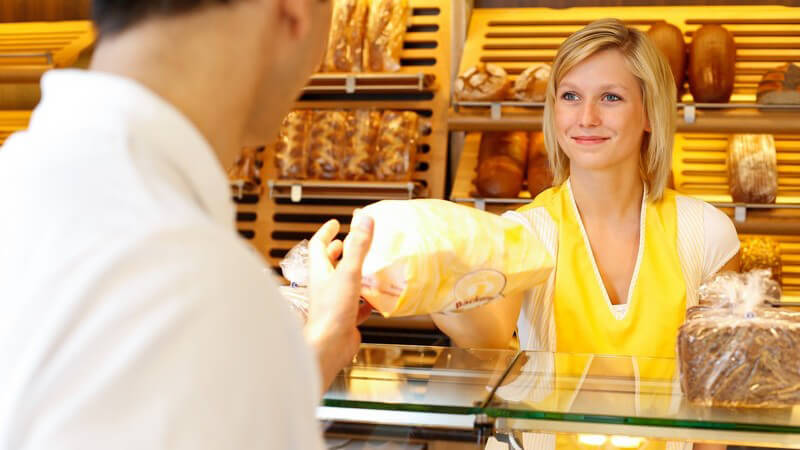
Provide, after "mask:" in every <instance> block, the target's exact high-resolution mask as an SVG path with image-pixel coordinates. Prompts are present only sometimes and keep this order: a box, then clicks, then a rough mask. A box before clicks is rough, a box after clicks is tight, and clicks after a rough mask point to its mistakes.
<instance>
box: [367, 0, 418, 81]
mask: <svg viewBox="0 0 800 450" xmlns="http://www.w3.org/2000/svg"><path fill="white" fill-rule="evenodd" d="M409 14H410V11H409V7H408V0H372V2H371V3H370V6H369V19H368V20H367V31H366V36H365V38H364V67H365V68H366V71H368V72H397V71H398V70H400V54H401V53H402V52H403V39H404V37H405V34H406V27H407V26H408V17H409Z"/></svg>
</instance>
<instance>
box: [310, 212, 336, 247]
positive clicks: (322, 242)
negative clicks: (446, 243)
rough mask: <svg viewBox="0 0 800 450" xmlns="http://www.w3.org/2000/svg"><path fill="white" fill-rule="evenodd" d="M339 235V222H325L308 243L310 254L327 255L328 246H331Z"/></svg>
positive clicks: (332, 220) (334, 220)
mask: <svg viewBox="0 0 800 450" xmlns="http://www.w3.org/2000/svg"><path fill="white" fill-rule="evenodd" d="M337 233H339V222H338V221H337V220H336V219H331V220H329V221H327V222H325V224H324V225H322V226H321V227H320V228H319V230H317V232H316V233H314V236H312V237H311V240H310V241H309V242H308V252H309V253H310V254H312V255H313V254H320V253H323V254H327V250H328V245H330V243H331V241H333V239H334V238H335V237H336V234H337Z"/></svg>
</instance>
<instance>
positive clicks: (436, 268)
mask: <svg viewBox="0 0 800 450" xmlns="http://www.w3.org/2000/svg"><path fill="white" fill-rule="evenodd" d="M360 214H368V215H369V216H371V217H372V218H373V220H374V223H375V226H374V234H373V238H372V245H371V246H370V250H369V252H368V253H367V257H366V259H365V260H364V265H363V268H362V289H361V296H362V297H363V298H364V299H365V300H366V301H368V302H369V303H370V304H371V305H372V306H373V307H374V308H375V309H377V310H378V311H379V312H380V313H381V314H383V315H384V316H386V317H390V316H410V315H419V314H431V313H438V312H459V311H464V310H467V309H470V308H474V307H477V306H480V305H483V304H485V303H488V302H490V301H492V300H495V299H498V298H501V297H503V296H510V295H514V294H516V293H519V292H522V291H525V290H527V289H530V288H532V287H533V286H536V285H537V284H540V283H542V282H544V281H545V280H546V279H547V277H548V276H549V274H550V271H551V270H552V269H553V261H552V259H551V258H550V255H549V253H548V252H547V251H546V250H545V248H544V246H543V245H542V243H541V242H540V241H539V239H538V237H537V236H536V234H535V233H533V232H532V231H531V230H530V229H528V228H527V227H525V226H524V225H521V224H519V223H517V222H515V221H513V220H510V219H506V218H504V217H500V216H497V215H495V214H491V213H487V212H485V211H480V210H478V209H475V208H470V207H467V206H463V205H458V204H456V203H453V202H448V201H445V200H432V199H424V200H385V201H381V202H378V203H373V204H371V205H369V206H367V207H366V208H364V209H363V210H361V211H360ZM454 224H457V225H458V226H454ZM297 272H301V271H296V270H295V271H293V272H291V273H294V274H296V273H297ZM284 273H289V272H287V268H284ZM293 276H297V277H299V276H298V275H293ZM299 278H300V277H299Z"/></svg>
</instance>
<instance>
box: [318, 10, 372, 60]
mask: <svg viewBox="0 0 800 450" xmlns="http://www.w3.org/2000/svg"><path fill="white" fill-rule="evenodd" d="M368 12H369V0H335V1H334V2H333V15H332V17H331V31H330V35H329V37H328V49H327V52H326V54H325V71H326V72H361V68H362V66H363V51H362V50H363V45H364V33H365V31H366V26H367V14H368Z"/></svg>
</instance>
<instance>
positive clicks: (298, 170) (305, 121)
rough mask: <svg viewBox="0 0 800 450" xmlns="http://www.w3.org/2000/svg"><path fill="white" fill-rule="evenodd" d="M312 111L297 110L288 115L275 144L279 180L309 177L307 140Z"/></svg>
mask: <svg viewBox="0 0 800 450" xmlns="http://www.w3.org/2000/svg"><path fill="white" fill-rule="evenodd" d="M310 125H311V111H309V110H297V111H292V112H290V113H289V114H287V115H286V117H285V118H284V119H283V123H281V129H280V132H279V133H278V142H277V143H276V144H275V168H276V169H277V172H278V174H277V175H278V178H283V179H286V178H288V179H304V178H306V176H307V175H308V171H307V169H306V165H307V162H308V148H307V142H306V141H307V139H308V131H309V128H310Z"/></svg>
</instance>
